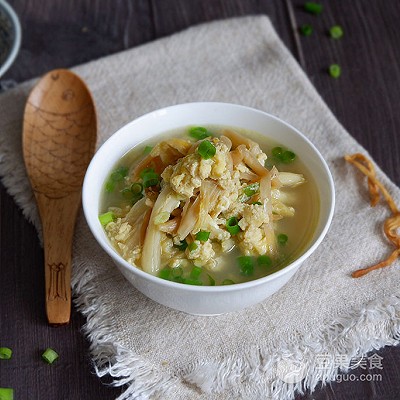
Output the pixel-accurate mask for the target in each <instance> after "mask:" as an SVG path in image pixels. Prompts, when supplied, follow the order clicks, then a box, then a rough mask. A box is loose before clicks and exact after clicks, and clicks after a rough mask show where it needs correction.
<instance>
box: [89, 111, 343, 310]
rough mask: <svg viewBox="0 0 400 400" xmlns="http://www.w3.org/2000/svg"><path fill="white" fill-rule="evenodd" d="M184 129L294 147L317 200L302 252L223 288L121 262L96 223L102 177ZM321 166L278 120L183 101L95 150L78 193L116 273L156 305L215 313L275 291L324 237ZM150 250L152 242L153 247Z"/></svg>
mask: <svg viewBox="0 0 400 400" xmlns="http://www.w3.org/2000/svg"><path fill="white" fill-rule="evenodd" d="M189 125H192V126H193V125H225V126H231V127H239V128H245V129H249V130H253V131H257V132H259V133H263V134H267V135H268V136H269V137H271V138H272V139H273V140H275V141H277V142H279V143H281V144H282V145H284V146H287V147H289V148H291V149H295V151H296V154H297V155H298V156H299V158H300V159H301V160H302V161H303V163H304V164H305V165H306V167H307V168H308V170H309V171H310V172H311V173H312V174H313V177H314V180H315V182H316V184H317V187H318V191H319V196H320V215H319V219H318V221H319V222H318V224H317V227H316V230H315V233H314V236H313V238H312V240H311V241H310V243H309V245H308V247H307V248H306V249H304V251H303V253H302V254H301V255H300V256H299V257H298V258H297V259H296V260H295V261H294V262H292V263H291V264H289V265H288V266H287V267H285V268H283V269H282V270H280V271H278V272H275V273H273V274H271V275H268V276H266V277H264V278H260V279H256V280H253V281H250V282H246V283H240V284H234V285H228V286H192V285H185V284H180V283H175V282H170V281H167V280H163V279H161V278H158V277H155V276H152V275H150V274H148V273H146V272H143V271H142V270H140V269H138V268H136V267H134V266H132V265H130V264H129V263H128V262H126V261H125V260H124V259H123V258H122V257H121V256H120V255H119V254H118V253H117V252H116V251H115V250H114V248H113V247H112V246H111V244H110V243H109V241H108V239H107V236H106V234H105V233H104V230H103V228H102V226H101V224H100V222H99V219H98V215H99V206H100V201H101V196H102V191H103V188H104V182H105V180H106V179H107V177H108V175H109V173H110V171H111V170H112V168H113V167H114V166H115V164H117V162H118V161H119V159H120V158H121V157H122V156H123V155H124V154H125V153H126V152H127V151H129V150H130V149H131V148H132V147H134V146H136V145H137V144H138V143H140V142H142V141H143V140H146V139H149V138H151V137H153V136H155V135H157V134H160V133H163V132H166V131H169V130H172V129H176V128H181V127H187V126H189ZM334 193H335V192H334V185H333V179H332V176H331V174H330V172H329V169H328V166H327V164H326V162H325V161H324V160H323V158H322V156H321V155H320V153H319V152H318V150H317V149H316V148H315V147H314V145H313V144H312V143H311V142H310V141H309V140H308V139H307V138H306V137H305V136H303V135H302V134H301V133H300V132H299V131H298V130H296V129H295V128H293V127H292V126H290V125H289V124H287V123H285V122H283V121H282V120H280V119H278V118H276V117H274V116H272V115H269V114H267V113H265V112H262V111H259V110H255V109H252V108H248V107H244V106H240V105H235V104H226V103H188V104H181V105H176V106H171V107H167V108H163V109H160V110H157V111H153V112H151V113H149V114H146V115H144V116H142V117H140V118H137V119H135V120H134V121H132V122H130V123H128V124H127V125H125V126H124V127H122V128H121V129H119V130H118V131H117V132H116V133H115V134H114V135H113V136H111V137H110V138H109V139H108V140H107V141H106V142H105V143H104V144H103V145H102V146H101V147H100V149H99V150H98V151H97V153H96V154H95V156H94V157H93V159H92V162H91V163H90V165H89V168H88V170H87V173H86V176H85V180H84V184H83V193H82V202H83V209H84V213H85V217H86V220H87V222H88V224H89V227H90V229H91V231H92V233H93V235H94V237H95V238H96V240H97V241H98V243H99V244H100V246H101V247H102V248H103V249H104V250H105V251H106V252H107V253H108V254H109V256H110V257H111V258H112V259H113V261H114V263H115V264H116V266H117V267H118V269H119V270H120V271H121V272H122V274H123V275H124V276H125V277H126V279H128V281H129V282H131V284H132V285H133V286H134V287H135V288H137V289H138V290H140V291H141V292H142V293H143V294H145V295H146V296H148V297H149V298H151V299H153V300H155V301H156V302H158V303H160V304H163V305H165V306H168V307H171V308H174V309H176V310H180V311H184V312H186V313H190V314H199V315H215V314H221V313H227V312H231V311H236V310H240V309H243V308H245V307H249V306H251V305H254V304H257V303H259V302H261V301H263V300H265V299H266V298H267V297H269V296H270V295H272V294H273V293H274V292H276V291H277V290H279V289H280V288H281V287H282V286H283V285H284V284H285V283H286V282H287V281H288V280H289V279H290V278H291V277H292V276H293V275H294V273H295V272H296V271H297V270H298V268H299V267H300V265H301V264H302V263H303V261H304V260H305V259H306V258H308V257H309V256H310V255H311V254H312V253H313V252H314V250H315V249H316V248H317V246H318V245H319V244H320V243H321V241H322V239H323V238H324V236H325V234H326V232H327V230H328V228H329V225H330V223H331V220H332V216H333V210H334V203H335V194H334ZM155 246H157V244H156V243H155Z"/></svg>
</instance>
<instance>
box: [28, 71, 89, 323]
mask: <svg viewBox="0 0 400 400" xmlns="http://www.w3.org/2000/svg"><path fill="white" fill-rule="evenodd" d="M96 133H97V121H96V112H95V107H94V103H93V100H92V97H91V95H90V92H89V90H88V88H87V87H86V85H85V84H84V83H83V82H82V80H81V79H80V78H79V77H78V76H77V75H75V74H73V73H72V72H70V71H68V70H54V71H51V72H49V73H47V74H46V75H45V76H44V77H43V78H42V79H41V80H40V81H39V83H38V84H37V85H36V86H35V87H34V88H33V90H32V92H31V94H30V95H29V98H28V101H27V104H26V107H25V114H24V126H23V154H24V160H25V165H26V169H27V172H28V176H29V179H30V182H31V185H32V189H33V192H34V194H35V197H36V201H37V205H38V208H39V214H40V219H41V222H42V227H43V240H44V254H45V281H46V312H47V318H48V321H49V323H50V324H53V325H60V324H66V323H68V322H69V319H70V312H71V283H70V282H71V253H72V238H73V233H74V227H75V220H76V216H77V212H78V209H79V207H80V200H81V188H82V183H83V178H84V175H85V172H86V169H87V166H88V164H89V162H90V159H91V158H92V156H93V152H94V147H95V142H96Z"/></svg>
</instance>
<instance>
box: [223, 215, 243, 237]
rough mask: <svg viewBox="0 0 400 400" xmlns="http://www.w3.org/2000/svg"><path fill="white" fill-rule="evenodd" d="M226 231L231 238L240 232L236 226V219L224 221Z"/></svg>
mask: <svg viewBox="0 0 400 400" xmlns="http://www.w3.org/2000/svg"><path fill="white" fill-rule="evenodd" d="M225 226H226V230H227V231H228V232H229V233H230V234H231V235H232V236H233V235H236V234H237V233H239V232H240V227H239V225H238V219H237V218H236V217H230V218H229V219H227V221H226V225H225Z"/></svg>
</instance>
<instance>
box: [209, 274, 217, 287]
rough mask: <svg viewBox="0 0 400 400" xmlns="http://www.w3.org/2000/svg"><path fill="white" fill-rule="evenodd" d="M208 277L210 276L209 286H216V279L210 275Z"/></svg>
mask: <svg viewBox="0 0 400 400" xmlns="http://www.w3.org/2000/svg"><path fill="white" fill-rule="evenodd" d="M207 276H208V286H215V279H214V278H213V277H212V276H211V275H210V274H207Z"/></svg>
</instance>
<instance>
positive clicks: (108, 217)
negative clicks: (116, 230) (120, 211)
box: [99, 211, 115, 226]
mask: <svg viewBox="0 0 400 400" xmlns="http://www.w3.org/2000/svg"><path fill="white" fill-rule="evenodd" d="M114 219H115V215H114V213H113V212H111V211H108V212H106V213H104V214H100V215H99V221H100V223H101V224H102V225H103V226H106V225H107V224H109V223H110V222H112V221H114Z"/></svg>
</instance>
